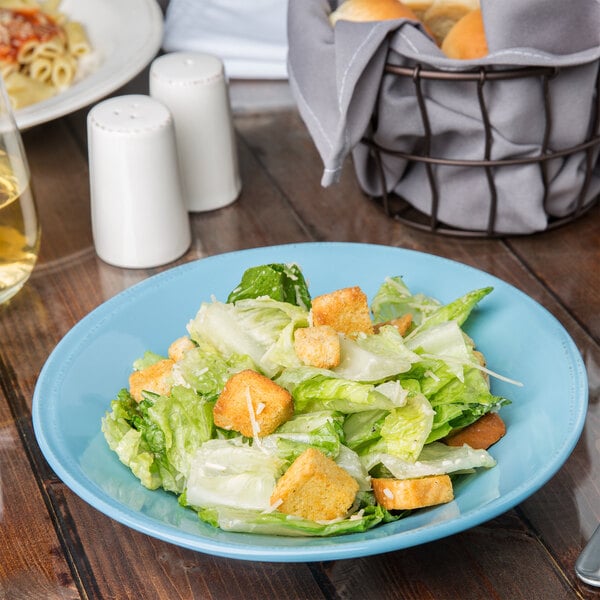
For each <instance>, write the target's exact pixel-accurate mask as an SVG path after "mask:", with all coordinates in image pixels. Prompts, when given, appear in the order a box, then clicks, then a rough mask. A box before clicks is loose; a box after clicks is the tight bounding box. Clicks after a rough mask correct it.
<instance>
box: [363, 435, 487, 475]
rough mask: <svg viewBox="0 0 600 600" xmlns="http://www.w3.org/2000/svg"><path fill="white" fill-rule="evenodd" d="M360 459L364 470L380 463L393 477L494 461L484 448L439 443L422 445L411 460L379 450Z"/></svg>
mask: <svg viewBox="0 0 600 600" xmlns="http://www.w3.org/2000/svg"><path fill="white" fill-rule="evenodd" d="M361 460H362V462H363V465H364V466H365V468H366V469H367V470H368V471H371V470H372V469H373V468H375V467H376V466H377V465H383V466H384V467H385V468H386V469H387V471H389V473H390V474H391V476H392V477H395V478H396V479H414V478H418V477H427V476H429V475H442V474H444V473H456V472H459V471H469V470H472V469H475V468H479V467H486V468H490V467H493V466H494V465H495V464H496V461H495V460H494V458H493V457H492V455H491V454H489V452H487V451H486V450H474V449H473V448H470V447H469V446H461V447H452V446H446V445H445V444H442V443H440V442H433V443H432V444H427V445H426V446H424V447H423V450H422V451H421V454H420V455H419V459H418V460H417V461H415V462H410V461H406V460H403V459H401V458H399V457H398V456H393V455H392V454H386V453H383V452H381V453H372V454H367V455H365V456H363V457H361Z"/></svg>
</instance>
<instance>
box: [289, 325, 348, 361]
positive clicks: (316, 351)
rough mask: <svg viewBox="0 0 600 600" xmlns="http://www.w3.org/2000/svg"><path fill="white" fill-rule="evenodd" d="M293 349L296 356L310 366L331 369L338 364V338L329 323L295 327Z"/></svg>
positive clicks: (339, 354) (339, 351)
mask: <svg viewBox="0 0 600 600" xmlns="http://www.w3.org/2000/svg"><path fill="white" fill-rule="evenodd" d="M294 350H295V351H296V355H297V356H298V358H299V359H300V360H301V361H302V362H303V363H304V364H305V365H310V366H311V367H319V368H320V369H332V368H333V367H337V366H338V365H339V364H340V356H341V347H340V338H339V336H338V334H337V332H336V330H335V329H333V327H329V325H318V326H317V327H302V328H301V329H296V331H295V333H294Z"/></svg>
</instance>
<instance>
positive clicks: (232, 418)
mask: <svg viewBox="0 0 600 600" xmlns="http://www.w3.org/2000/svg"><path fill="white" fill-rule="evenodd" d="M293 414H294V403H293V400H292V396H291V394H290V393H289V392H288V391H287V390H285V389H284V388H282V387H281V386H279V385H277V384H276V383H275V382H274V381H271V380H270V379H269V378H268V377H265V376H264V375H261V374H260V373H257V372H256V371H252V370H251V369H246V370H245V371H240V372H239V373H236V374H235V375H233V376H232V377H230V378H229V380H228V381H227V383H226V384H225V387H224V388H223V391H222V392H221V394H220V395H219V398H218V399H217V402H216V403H215V407H214V409H213V416H214V421H215V425H217V426H218V427H222V428H223V429H233V430H234V431H239V432H240V433H241V434H242V435H245V436H246V437H254V436H259V437H262V436H265V435H269V434H270V433H273V431H275V429H277V428H278V427H279V426H280V425H281V424H282V423H285V421H287V420H288V419H290V418H291V417H292V415H293Z"/></svg>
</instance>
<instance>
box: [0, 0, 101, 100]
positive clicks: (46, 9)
mask: <svg viewBox="0 0 600 600" xmlns="http://www.w3.org/2000/svg"><path fill="white" fill-rule="evenodd" d="M59 3H60V0H47V1H45V2H36V1H35V0H0V72H1V74H2V77H3V79H4V83H5V86H6V90H7V92H8V96H9V98H10V101H11V104H12V106H13V108H14V109H19V108H23V107H25V106H29V105H30V104H34V103H36V102H40V101H42V100H45V99H47V98H50V97H52V96H54V95H55V94H57V93H58V92H60V91H62V90H64V89H65V88H67V87H69V86H70V85H71V84H72V83H73V81H74V79H75V77H76V74H77V70H78V67H79V62H80V60H81V58H82V57H84V56H85V55H88V54H90V52H91V45H90V43H89V40H88V37H87V34H86V32H85V30H84V28H83V26H82V25H81V23H79V22H76V21H71V20H69V19H68V18H67V17H66V15H64V14H63V13H61V12H60V11H59Z"/></svg>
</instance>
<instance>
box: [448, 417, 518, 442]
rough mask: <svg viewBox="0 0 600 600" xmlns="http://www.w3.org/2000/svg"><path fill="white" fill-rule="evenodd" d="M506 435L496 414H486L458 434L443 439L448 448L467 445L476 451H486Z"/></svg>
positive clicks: (503, 425)
mask: <svg viewBox="0 0 600 600" xmlns="http://www.w3.org/2000/svg"><path fill="white" fill-rule="evenodd" d="M505 433H506V425H505V424H504V421H503V420H502V419H501V418H500V415H498V413H491V412H490V413H487V414H485V415H483V417H480V418H479V419H477V421H475V423H472V424H471V425H468V426H467V427H465V428H464V429H461V430H460V431H459V432H458V433H455V434H453V435H450V436H449V437H447V438H446V439H445V442H446V444H447V445H448V446H462V445H463V444H467V446H470V447H471V448H474V449H476V450H479V449H483V450H485V449H487V448H489V447H490V446H491V445H492V444H495V443H496V442H497V441H498V440H499V439H500V438H501V437H502V436H503V435H504V434H505Z"/></svg>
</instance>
